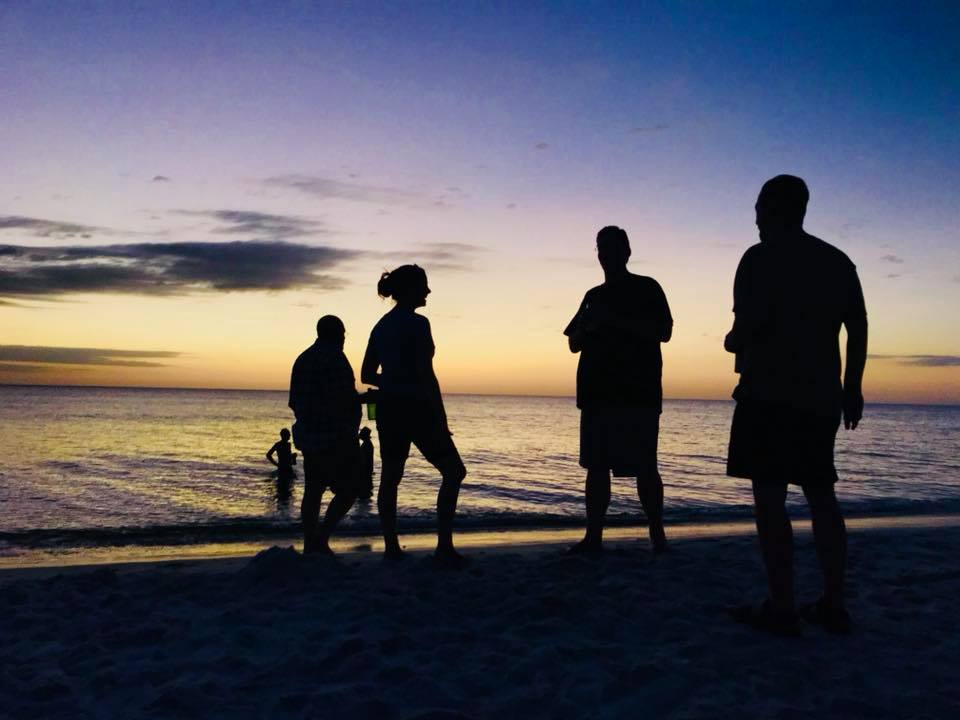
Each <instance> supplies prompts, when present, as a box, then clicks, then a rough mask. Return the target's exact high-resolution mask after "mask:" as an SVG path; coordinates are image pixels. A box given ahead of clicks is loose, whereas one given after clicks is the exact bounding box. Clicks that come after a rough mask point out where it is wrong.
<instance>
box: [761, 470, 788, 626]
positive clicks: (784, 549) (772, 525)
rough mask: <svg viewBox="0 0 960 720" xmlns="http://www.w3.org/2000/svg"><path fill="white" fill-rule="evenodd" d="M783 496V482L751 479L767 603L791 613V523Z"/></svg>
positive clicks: (778, 609)
mask: <svg viewBox="0 0 960 720" xmlns="http://www.w3.org/2000/svg"><path fill="white" fill-rule="evenodd" d="M786 500H787V485H786V483H782V484H781V483H776V482H761V481H757V480H754V481H753V501H754V506H755V509H756V521H757V536H758V538H759V540H760V551H761V553H762V555H763V563H764V565H765V566H766V569H767V585H768V586H769V594H770V595H769V597H770V604H771V605H772V607H773V610H774V611H775V612H777V613H783V614H792V613H793V611H794V607H793V526H792V525H791V524H790V516H789V515H788V514H787V508H786Z"/></svg>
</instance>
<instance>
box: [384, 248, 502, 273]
mask: <svg viewBox="0 0 960 720" xmlns="http://www.w3.org/2000/svg"><path fill="white" fill-rule="evenodd" d="M485 252H487V248H485V247H482V246H480V245H471V244H469V243H458V242H425V243H417V244H416V245H415V246H414V247H413V248H412V249H410V250H398V251H393V252H384V253H377V254H376V255H377V256H379V257H380V258H383V259H387V260H392V261H394V262H400V263H416V264H418V265H423V266H424V269H426V270H428V271H430V272H440V271H458V272H462V271H468V270H472V269H473V263H474V261H475V260H476V259H477V257H478V256H479V255H481V254H482V253H485ZM370 255H374V253H370Z"/></svg>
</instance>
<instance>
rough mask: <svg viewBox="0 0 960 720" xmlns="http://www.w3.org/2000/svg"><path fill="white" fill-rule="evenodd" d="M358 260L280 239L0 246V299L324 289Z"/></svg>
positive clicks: (348, 252) (337, 283)
mask: <svg viewBox="0 0 960 720" xmlns="http://www.w3.org/2000/svg"><path fill="white" fill-rule="evenodd" d="M362 254H363V253H361V252H359V251H355V250H343V249H339V248H332V247H326V246H313V245H304V244H299V243H289V242H285V241H248V242H240V241H234V242H227V243H209V242H183V243H135V244H129V245H101V246H95V247H82V246H58V247H24V246H17V245H6V246H2V245H0V297H9V296H35V297H36V296H55V295H64V294H72V293H133V294H141V295H183V294H190V293H197V292H211V291H251V290H290V289H296V288H313V289H322V290H330V289H336V288H339V287H342V286H343V284H344V283H343V281H342V280H341V279H340V278H338V277H335V276H332V275H330V274H328V273H329V272H330V271H331V270H333V269H335V268H337V267H339V266H340V265H341V264H342V263H345V262H347V261H349V260H352V259H354V258H357V257H359V256H361V255H362Z"/></svg>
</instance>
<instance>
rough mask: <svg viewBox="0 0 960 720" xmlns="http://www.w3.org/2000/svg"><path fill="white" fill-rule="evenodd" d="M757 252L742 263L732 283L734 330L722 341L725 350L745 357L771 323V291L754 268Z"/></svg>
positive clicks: (751, 253) (745, 257)
mask: <svg viewBox="0 0 960 720" xmlns="http://www.w3.org/2000/svg"><path fill="white" fill-rule="evenodd" d="M756 247H757V246H754V248H756ZM754 248H751V249H750V250H747V252H746V253H744V255H743V257H742V258H741V259H740V264H739V265H738V266H737V274H736V276H735V278H734V281H733V313H734V318H733V327H732V328H731V329H730V332H728V333H727V335H726V337H725V338H724V340H723V349H724V350H726V351H727V352H729V353H736V354H740V353H742V352H743V351H744V350H745V349H746V347H747V345H749V344H750V342H751V341H752V340H754V339H756V338H759V337H762V336H763V334H764V333H766V332H767V330H768V329H769V327H770V324H771V321H772V316H773V308H772V302H771V293H770V288H769V287H768V285H767V283H766V279H765V277H764V276H763V273H762V271H761V270H759V269H758V268H756V267H755V261H754V258H755V257H756V252H758V251H757V250H754Z"/></svg>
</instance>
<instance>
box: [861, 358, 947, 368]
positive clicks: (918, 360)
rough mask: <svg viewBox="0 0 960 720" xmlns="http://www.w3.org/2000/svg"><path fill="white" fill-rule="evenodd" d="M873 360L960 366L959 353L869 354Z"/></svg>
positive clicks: (931, 365)
mask: <svg viewBox="0 0 960 720" xmlns="http://www.w3.org/2000/svg"><path fill="white" fill-rule="evenodd" d="M869 357H870V358H871V359H873V360H892V361H894V362H896V363H899V364H900V365H913V366H915V367H960V355H870V356H869Z"/></svg>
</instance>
